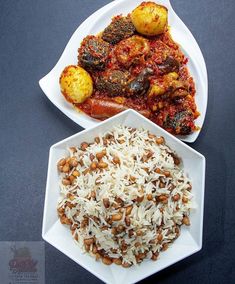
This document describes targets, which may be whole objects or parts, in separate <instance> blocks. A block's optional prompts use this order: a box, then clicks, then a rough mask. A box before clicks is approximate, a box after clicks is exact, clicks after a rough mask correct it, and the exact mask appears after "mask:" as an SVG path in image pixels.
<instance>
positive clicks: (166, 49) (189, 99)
mask: <svg viewBox="0 0 235 284" xmlns="http://www.w3.org/2000/svg"><path fill="white" fill-rule="evenodd" d="M148 41H149V46H150V50H147V51H146V48H145V47H144V46H143V47H141V48H139V49H138V48H137V49H136V46H135V43H134V42H133V43H132V42H131V41H129V42H128V41H127V40H125V42H124V41H121V42H120V43H118V44H116V45H111V49H110V52H109V56H108V62H107V64H106V70H103V71H95V72H90V74H91V76H92V79H93V81H94V82H96V80H97V78H99V77H102V76H103V75H104V73H105V72H106V71H107V70H121V71H128V72H129V73H130V74H131V77H132V78H135V77H136V76H138V74H140V73H141V71H142V70H143V69H144V68H146V67H149V68H151V69H152V70H153V71H154V75H152V76H151V77H150V79H149V81H150V88H151V86H152V85H155V84H157V85H159V86H162V87H163V88H166V84H169V86H168V87H169V91H168V90H167V89H166V92H165V93H164V94H162V95H158V96H154V97H153V98H149V97H148V93H146V94H144V95H141V96H129V97H127V96H121V95H120V96H118V97H111V96H110V94H108V93H105V92H100V91H98V90H97V89H96V88H94V92H93V94H92V96H91V99H97V100H107V101H111V102H115V103H120V104H122V105H123V106H125V107H127V108H133V109H135V110H137V111H145V110H147V111H148V113H149V115H148V117H149V118H150V119H151V120H152V121H153V122H155V123H157V124H158V125H160V126H161V127H163V128H165V129H166V130H167V131H169V132H171V133H173V134H184V133H183V130H182V127H181V126H179V125H178V124H177V123H178V122H179V120H178V121H177V120H176V118H177V117H179V113H181V116H180V119H181V120H182V119H183V125H184V126H185V127H188V128H184V131H186V130H187V132H188V133H190V132H192V131H195V130H196V127H195V125H194V119H195V118H197V117H198V115H199V113H198V111H197V107H196V104H195V101H194V96H195V93H196V90H195V84H194V81H193V78H192V77H191V76H190V74H189V71H188V69H187V66H186V64H187V61H188V59H187V58H186V57H185V56H184V54H183V53H182V52H181V50H180V48H179V45H178V44H177V43H175V42H174V41H173V39H172V38H171V36H170V33H169V31H166V32H165V33H164V34H162V35H160V36H157V37H154V38H151V39H148ZM128 44H129V45H128ZM125 56H127V57H128V60H127V62H126V61H125V60H124V59H125ZM169 56H171V57H173V58H174V59H176V60H177V62H178V63H179V66H180V67H179V70H178V71H177V73H178V78H177V80H176V81H177V82H180V84H182V86H187V87H182V88H183V89H184V88H186V89H187V95H185V94H184V96H182V97H179V98H177V99H172V95H170V94H169V92H170V89H171V88H173V87H171V84H172V85H173V84H177V82H176V81H175V82H174V80H172V81H171V80H169V82H167V83H166V76H167V74H161V70H160V69H159V65H161V64H163V63H164V61H165V60H166V58H167V57H169ZM120 57H123V58H124V59H123V62H124V63H123V62H122V61H121V62H120ZM133 62H134V63H133ZM168 87H167V88H168ZM76 106H77V107H78V108H79V109H80V110H82V111H83V112H85V113H86V114H88V115H90V116H92V106H91V104H90V100H89V99H88V100H86V101H85V102H84V103H82V104H79V105H76ZM182 113H183V114H184V115H185V114H186V116H185V117H183V115H182ZM177 119H178V118H177ZM189 128H190V131H189ZM181 132H182V133H181ZM188 133H185V134H188Z"/></svg>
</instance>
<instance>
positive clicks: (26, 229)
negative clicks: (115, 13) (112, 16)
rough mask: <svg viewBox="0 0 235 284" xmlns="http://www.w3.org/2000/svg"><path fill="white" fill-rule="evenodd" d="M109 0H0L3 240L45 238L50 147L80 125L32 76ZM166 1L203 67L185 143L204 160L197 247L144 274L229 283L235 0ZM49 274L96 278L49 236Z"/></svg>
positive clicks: (59, 279)
mask: <svg viewBox="0 0 235 284" xmlns="http://www.w3.org/2000/svg"><path fill="white" fill-rule="evenodd" d="M108 2H109V1H108V0H100V1H95V0H86V1H82V0H67V1H65V0H50V1H46V0H40V1H35V0H15V1H12V0H7V1H0V100H1V102H0V119H1V120H0V122H1V123H0V151H1V155H0V212H1V214H0V240H1V241H17V240H19V241H20V240H26V241H32V240H33V241H38V240H41V224H42V214H43V203H44V193H45V184H46V173H47V162H48V151H49V147H50V145H52V144H53V143H55V142H57V141H59V140H61V139H63V138H65V137H67V136H70V135H72V134H74V133H76V132H78V131H80V130H81V129H82V128H81V127H80V126H78V125H76V124H75V123H74V122H72V121H71V120H70V119H69V118H67V117H66V116H65V115H63V114H62V113H61V112H60V111H59V110H58V109H57V108H56V107H55V106H54V105H52V103H51V102H50V101H49V100H48V99H47V98H46V97H45V96H44V94H43V93H42V91H41V89H40V88H39V85H38V80H39V79H40V78H41V77H42V76H44V75H45V74H46V73H47V72H48V71H49V70H50V69H51V68H52V67H53V66H54V64H55V63H56V62H57V60H58V58H59V57H60V55H61V53H62V51H63V49H64V47H65V45H66V43H67V41H68V40H69V38H70V36H71V35H72V33H73V32H74V30H75V29H76V28H77V27H78V25H79V24H80V23H81V22H82V21H83V20H85V19H86V18H87V17H88V16H89V15H90V14H91V13H93V12H94V11H95V10H96V9H97V8H100V7H102V6H103V5H104V4H106V3H108ZM172 5H173V7H174V9H175V11H176V12H177V14H178V15H179V16H180V17H181V18H182V20H183V21H184V22H185V24H186V25H187V26H188V27H189V29H190V30H191V31H192V33H193V34H194V36H195V38H196V39H197V41H198V43H199V45H200V47H201V49H202V52H203V54H204V57H205V60H206V64H207V68H208V75H209V102H208V109H207V115H206V120H205V124H204V127H203V129H202V132H201V134H200V136H199V138H198V139H197V141H196V142H195V143H193V144H192V145H191V146H192V147H193V148H195V149H196V150H198V151H199V152H201V153H202V154H203V155H205V157H206V159H207V172H206V193H205V216H204V237H203V249H202V250H201V251H200V252H199V253H197V254H195V255H193V256H192V257H189V258H187V259H185V260H183V261H181V262H179V263H177V264H175V265H173V266H171V267H170V268H167V269H165V270H164V271H162V272H160V273H158V274H156V275H153V276H151V277H150V278H148V279H146V280H144V281H143V283H190V282H191V283H235V269H234V264H235V214H234V209H235V128H234V123H235V114H234V108H235V69H234V65H235V34H234V31H235V15H234V12H235V1H233V0H227V1H220V0H213V1H212V0H207V1H205V0H192V1H187V0H172ZM0 265H1V264H0ZM0 283H1V280H0ZM46 283H56V284H60V283H61V284H64V283H66V284H67V283H101V281H100V280H98V279H97V278H96V277H94V276H93V275H92V274H90V273H89V272H87V271H86V270H84V269H83V268H81V267H80V266H78V265H77V264H76V263H75V262H73V261H72V260H70V259H69V258H68V257H66V256H64V255H63V254H62V253H60V252H59V251H58V250H56V249H55V248H53V247H52V246H50V245H49V244H46Z"/></svg>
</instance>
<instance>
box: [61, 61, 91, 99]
mask: <svg viewBox="0 0 235 284" xmlns="http://www.w3.org/2000/svg"><path fill="white" fill-rule="evenodd" d="M60 88H61V92H62V94H63V95H64V97H65V99H66V100H67V101H68V102H70V103H82V102H84V101H85V100H86V99H87V98H89V97H90V96H91V95H92V92H93V82H92V78H91V76H90V75H89V73H88V72H87V71H86V70H85V69H83V68H82V67H79V66H75V65H70V66H67V67H65V69H64V70H63V72H62V73H61V75H60Z"/></svg>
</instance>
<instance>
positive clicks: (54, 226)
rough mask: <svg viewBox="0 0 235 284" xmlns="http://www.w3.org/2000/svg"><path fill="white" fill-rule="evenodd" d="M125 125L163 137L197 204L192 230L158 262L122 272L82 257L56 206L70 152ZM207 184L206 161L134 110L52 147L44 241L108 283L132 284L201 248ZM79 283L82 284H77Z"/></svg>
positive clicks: (148, 262)
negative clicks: (60, 165)
mask: <svg viewBox="0 0 235 284" xmlns="http://www.w3.org/2000/svg"><path fill="white" fill-rule="evenodd" d="M120 124H121V125H125V126H129V127H136V125H138V126H139V127H143V128H144V129H148V130H149V131H150V132H151V133H153V134H155V135H158V136H164V138H165V140H166V144H167V145H169V146H170V147H171V149H172V150H174V151H176V153H177V154H178V155H179V157H181V159H182V162H183V166H184V171H185V173H186V174H188V175H189V177H190V179H191V181H192V188H193V189H192V193H193V195H194V202H195V203H196V204H197V208H196V209H195V210H191V213H190V221H191V225H190V226H189V227H185V226H183V227H182V229H181V234H180V236H179V238H178V239H177V240H175V242H174V243H173V244H172V245H171V246H170V247H169V249H168V250H167V251H165V252H162V253H160V255H159V259H158V260H157V261H156V262H154V261H152V260H145V261H143V262H142V263H141V265H138V266H132V267H130V268H123V267H120V266H117V265H115V264H112V265H111V266H106V265H104V264H103V263H102V262H97V261H95V259H94V258H92V257H90V256H89V255H87V254H82V252H81V250H80V248H79V247H78V245H76V244H75V242H74V241H73V238H72V235H71V232H70V229H69V227H68V226H65V225H62V224H61V223H60V221H59V219H58V216H57V210H56V208H57V202H58V198H59V194H60V190H59V176H58V171H57V162H58V160H59V159H61V157H64V156H66V155H67V154H68V153H67V148H68V147H71V146H76V145H80V143H81V142H83V141H87V142H89V143H90V142H92V141H93V140H94V137H96V136H98V135H100V134H101V135H102V134H103V133H104V132H106V131H108V130H110V129H111V128H112V127H113V126H114V125H120ZM204 183H205V158H204V156H202V155H201V154H200V153H198V152H196V151H195V150H193V149H192V148H190V147H189V146H188V145H186V144H185V143H183V142H182V141H180V140H179V139H177V138H175V137H174V136H173V135H171V134H169V133H167V132H166V131H165V130H163V129H162V128H160V127H159V126H157V125H156V124H154V123H153V122H151V121H150V120H148V119H146V118H145V117H143V116H142V115H140V114H139V113H137V112H136V111H134V110H127V111H125V112H122V113H120V114H118V115H116V116H114V117H112V118H109V119H107V120H106V121H104V122H101V123H99V124H97V125H96V126H95V127H91V128H89V129H86V130H83V131H82V132H79V133H77V134H75V135H73V136H71V137H68V138H67V139H64V140H63V141H60V142H58V143H56V144H55V145H53V146H52V147H51V149H50V154H49V164H48V176H47V186H46V197H45V205H44V215H43V228H42V237H43V239H44V240H46V241H47V242H48V243H50V244H51V245H53V246H54V247H56V248H57V249H58V250H60V251H61V252H63V253H64V254H65V255H67V256H68V257H70V258H71V259H73V260H74V261H75V262H77V263H78V264H80V265H81V266H82V267H84V268H85V269H87V270H88V271H90V272H91V273H93V274H94V275H95V276H97V277H98V278H100V279H101V280H103V281H104V282H105V283H110V284H111V283H112V284H119V283H125V284H130V283H134V282H137V281H140V280H141V279H143V278H145V277H148V276H150V275H152V274H153V273H156V272H158V271H160V270H162V269H164V268H166V267H167V266H169V265H172V264H174V263H176V262H178V261H180V260H182V259H184V258H186V257H188V256H190V255H192V254H194V253H196V252H197V251H199V250H200V249H201V247H202V229H203V207H204ZM78 282H79V280H78Z"/></svg>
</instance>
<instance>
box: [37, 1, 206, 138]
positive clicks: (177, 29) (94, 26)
mask: <svg viewBox="0 0 235 284" xmlns="http://www.w3.org/2000/svg"><path fill="white" fill-rule="evenodd" d="M141 2H143V1H142V0H131V1H126V0H118V1H117V0H116V1H113V2H111V3H109V4H108V5H106V6H104V7H103V8H101V9H99V10H98V11H96V12H95V13H94V14H92V15H91V16H90V17H89V18H87V19H86V20H85V21H84V22H83V23H82V24H81V25H80V26H79V27H78V29H77V30H76V31H75V33H74V34H73V35H72V37H71V39H70V40H69V42H68V44H67V46H66V48H65V50H64V52H63V54H62V55H61V57H60V59H59V61H58V62H57V64H56V65H55V67H54V68H53V69H52V70H51V71H50V72H49V73H48V74H47V75H46V76H45V77H43V78H42V79H41V80H40V81H39V85H40V87H41V88H42V90H43V92H44V93H45V94H46V96H47V97H48V99H49V100H50V101H51V102H52V103H53V104H54V105H55V106H56V107H58V108H59V109H60V110H61V111H62V112H63V113H64V114H65V115H67V116H68V117H69V118H70V119H72V120H73V121H74V122H76V123H77V124H79V125H81V126H82V127H84V128H89V127H92V126H95V125H97V124H98V123H100V122H99V121H98V120H96V119H93V118H91V117H89V116H88V115H86V114H84V113H79V112H78V111H76V110H75V109H74V108H73V106H72V105H71V104H69V103H67V102H66V100H65V99H64V97H63V96H62V95H61V92H60V86H59V77H60V74H61V72H62V71H63V69H64V68H65V67H66V66H67V65H71V64H72V65H73V64H75V65H76V64H77V50H78V47H79V45H80V42H81V41H82V39H83V38H84V37H85V36H87V35H89V34H94V35H95V34H98V33H99V32H100V31H102V30H104V28H105V27H106V26H107V25H108V24H109V23H110V21H111V18H112V17H113V16H114V15H118V14H124V15H125V14H128V13H130V12H131V11H132V10H133V9H134V8H135V7H136V6H138V5H139V4H140V3H141ZM154 2H157V3H159V4H162V5H165V6H166V7H167V8H168V11H169V25H170V26H171V34H172V36H173V39H174V40H175V41H176V42H177V43H179V44H180V45H181V48H182V50H183V52H184V53H185V55H186V56H187V57H188V59H189V63H188V67H189V70H190V73H191V75H192V76H193V78H194V81H195V84H196V91H197V93H196V104H197V106H198V110H199V112H200V113H201V115H200V116H199V117H198V119H197V120H196V122H195V123H196V125H197V126H199V127H200V128H201V127H202V125H203V122H204V119H205V114H206V107H207V92H208V80H207V71H206V65H205V61H204V58H203V55H202V53H201V50H200V48H199V46H198V44H197V42H196V40H195V39H194V37H193V35H192V34H191V32H190V31H189V30H188V28H187V27H186V26H185V24H184V23H183V22H182V21H181V20H180V18H179V17H178V16H177V15H176V13H175V12H174V10H173V8H172V7H171V4H170V2H169V0H157V1H154ZM199 132H200V131H196V132H194V133H192V134H190V135H188V136H184V137H179V138H180V139H181V140H183V141H186V142H194V141H195V140H196V139H197V137H198V135H199Z"/></svg>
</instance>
